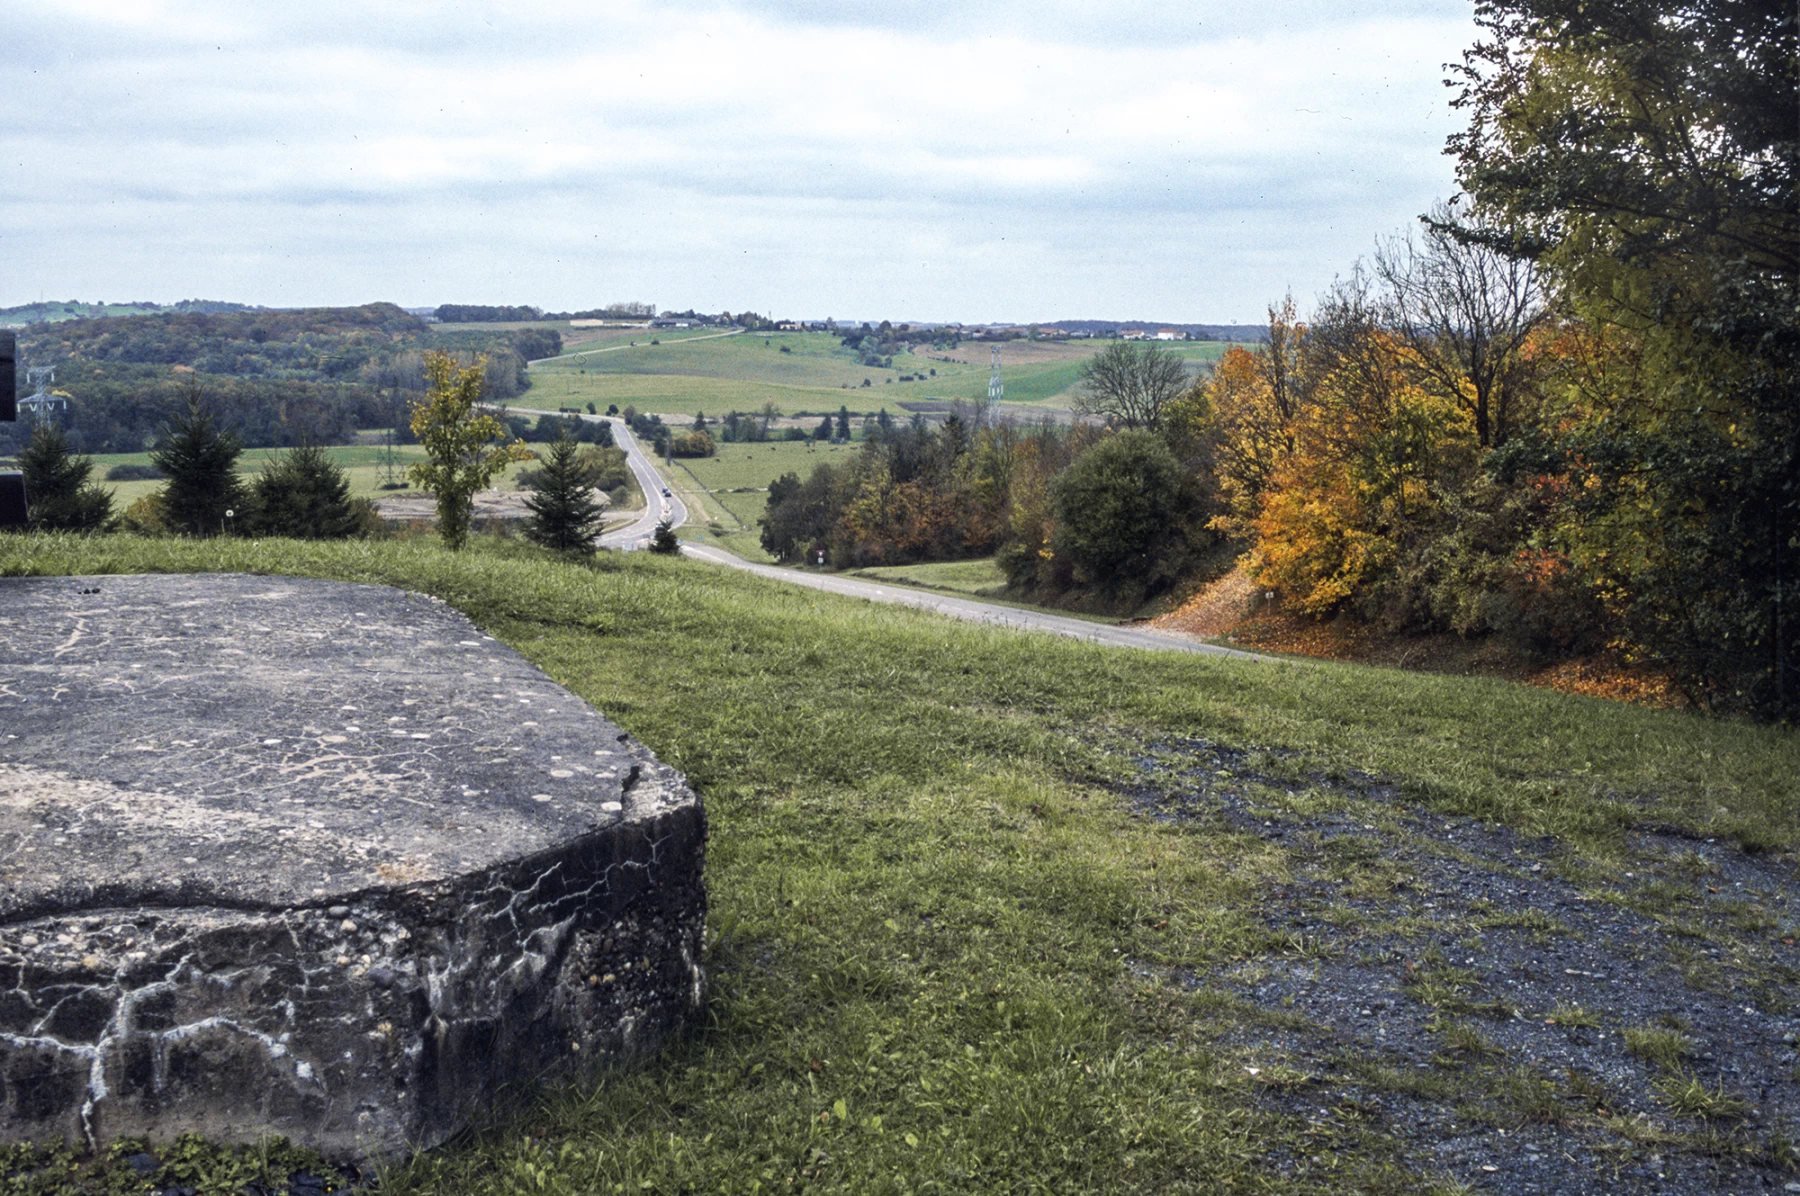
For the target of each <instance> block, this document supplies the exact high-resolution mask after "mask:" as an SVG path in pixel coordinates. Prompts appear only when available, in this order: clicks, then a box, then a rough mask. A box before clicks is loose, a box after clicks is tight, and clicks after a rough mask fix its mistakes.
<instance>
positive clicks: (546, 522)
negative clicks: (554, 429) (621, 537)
mask: <svg viewBox="0 0 1800 1196" xmlns="http://www.w3.org/2000/svg"><path fill="white" fill-rule="evenodd" d="M576 449H577V446H576V444H575V442H574V441H573V440H571V439H569V437H568V435H567V434H566V433H565V434H564V435H563V436H562V438H561V439H559V440H557V441H556V442H555V443H553V444H552V445H551V446H550V450H549V456H548V457H547V458H546V459H545V461H544V467H543V469H541V470H539V471H538V480H537V489H536V490H535V491H533V492H532V495H531V497H530V498H527V499H526V500H525V506H526V507H527V508H529V509H530V511H531V517H530V518H529V519H527V520H526V521H525V536H526V538H527V539H529V540H530V541H531V542H532V543H534V544H541V545H542V546H543V547H545V548H550V549H554V550H556V551H557V552H573V553H582V554H586V553H590V552H592V551H594V535H595V533H596V532H598V531H599V529H600V504H599V503H597V502H595V501H594V497H593V478H592V477H591V476H590V475H589V473H588V470H587V467H586V466H585V465H584V464H583V463H582V461H581V460H580V458H579V457H578V456H577V455H576Z"/></svg>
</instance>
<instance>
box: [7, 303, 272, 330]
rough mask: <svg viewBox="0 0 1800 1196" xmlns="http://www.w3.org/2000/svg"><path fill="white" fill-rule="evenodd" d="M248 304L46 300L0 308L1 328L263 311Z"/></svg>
mask: <svg viewBox="0 0 1800 1196" xmlns="http://www.w3.org/2000/svg"><path fill="white" fill-rule="evenodd" d="M263 310H266V309H264V308H257V307H252V306H250V305H249V304H248V303H228V302H226V301H225V300H223V299H183V300H181V302H179V303H170V304H166V305H165V304H161V303H155V302H152V301H151V300H148V299H141V300H137V301H135V302H131V303H106V302H104V301H96V302H93V303H84V302H83V301H82V300H80V299H63V300H56V299H47V300H45V301H43V302H41V303H22V304H20V305H19V306H18V307H0V325H18V324H54V323H57V322H59V321H62V320H92V319H100V318H103V317H107V316H140V315H148V314H151V313H154V312H218V311H263Z"/></svg>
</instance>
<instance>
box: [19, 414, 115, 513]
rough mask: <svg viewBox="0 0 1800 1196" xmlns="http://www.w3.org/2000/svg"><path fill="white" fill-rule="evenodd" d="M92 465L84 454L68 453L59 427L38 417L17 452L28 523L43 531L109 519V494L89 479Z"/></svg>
mask: <svg viewBox="0 0 1800 1196" xmlns="http://www.w3.org/2000/svg"><path fill="white" fill-rule="evenodd" d="M93 468H94V464H93V462H91V461H89V460H88V459H87V458H86V457H77V456H73V455H71V454H70V452H69V442H68V441H67V440H66V439H65V438H64V437H63V434H62V429H61V428H58V427H57V426H56V425H55V424H54V423H52V422H51V421H49V420H47V419H40V420H38V421H37V423H36V425H35V426H34V427H33V428H32V429H31V440H30V442H29V443H27V444H26V446H25V450H24V451H23V452H21V453H20V454H19V469H20V470H21V472H23V473H24V474H25V494H26V497H27V498H28V499H29V501H30V503H31V507H30V519H31V526H32V527H33V528H35V529H39V530H43V531H91V530H96V529H98V528H101V527H104V526H105V525H106V524H107V523H108V522H110V521H111V519H112V515H113V509H112V495H111V494H110V493H108V492H107V491H106V490H105V489H104V488H103V487H101V486H100V485H98V484H97V483H95V482H92V481H89V480H88V474H89V473H90V472H91V471H92V470H93Z"/></svg>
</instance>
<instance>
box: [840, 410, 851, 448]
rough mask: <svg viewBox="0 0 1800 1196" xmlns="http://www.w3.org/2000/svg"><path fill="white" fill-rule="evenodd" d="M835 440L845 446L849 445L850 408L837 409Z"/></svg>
mask: <svg viewBox="0 0 1800 1196" xmlns="http://www.w3.org/2000/svg"><path fill="white" fill-rule="evenodd" d="M837 438H838V439H839V440H841V441H843V442H844V443H845V444H848V443H850V408H849V407H839V408H838V413H837Z"/></svg>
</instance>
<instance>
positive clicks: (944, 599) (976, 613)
mask: <svg viewBox="0 0 1800 1196" xmlns="http://www.w3.org/2000/svg"><path fill="white" fill-rule="evenodd" d="M681 553H682V555H683V556H686V557H692V558H693V559H694V560H698V561H706V562H708V563H710V564H714V565H725V566H728V567H730V568H733V569H742V570H743V571H744V572H746V573H754V574H756V575H757V576H758V577H767V578H769V579H771V580H773V581H785V582H787V583H788V584H789V585H796V586H806V587H808V588H810V589H814V590H824V591H826V592H827V593H831V594H843V595H845V596H846V597H850V598H864V599H867V600H868V601H870V602H891V603H893V604H894V605H896V606H911V607H916V608H917V609H919V610H929V611H935V612H936V613H938V614H940V615H948V616H949V617H950V618H952V619H964V620H966V621H968V622H971V623H991V624H993V625H995V626H998V627H1014V628H1018V629H1019V630H1022V631H1043V632H1048V633H1049V634H1051V635H1061V636H1067V637H1069V638H1070V639H1078V640H1087V641H1088V642H1090V643H1095V644H1107V645H1109V646H1111V647H1114V648H1148V649H1151V650H1154V651H1159V652H1196V653H1199V654H1201V655H1203V656H1235V657H1237V658H1238V659H1240V660H1257V661H1268V662H1270V663H1273V658H1272V657H1268V656H1258V655H1256V654H1255V653H1253V652H1240V651H1238V650H1237V649H1235V648H1221V647H1219V646H1218V645H1217V644H1208V643H1203V642H1201V641H1200V640H1197V639H1191V638H1189V637H1187V636H1183V635H1178V634H1175V633H1172V632H1166V631H1152V630H1150V629H1149V628H1145V627H1119V626H1115V625H1113V624H1110V623H1089V622H1087V621H1086V620H1085V619H1072V618H1070V617H1069V616H1067V615H1053V614H1048V613H1046V612H1043V611H1035V610H1022V609H1020V608H1018V607H1013V606H995V605H992V604H990V603H986V602H978V601H976V600H975V599H973V598H957V597H954V596H952V595H949V594H939V593H936V592H934V591H931V590H919V589H914V588H913V587H911V586H893V585H883V584H882V583H880V582H875V581H865V580H864V579H862V578H859V577H844V576H842V575H840V574H834V573H805V572H802V571H800V570H798V569H779V568H776V567H775V566H773V565H758V564H754V563H752V562H750V561H746V560H744V559H743V558H742V557H738V556H733V555H732V554H731V553H729V552H726V551H725V550H723V549H720V548H712V547H709V546H708V545H704V544H695V543H692V542H691V541H683V542H682V545H681Z"/></svg>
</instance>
